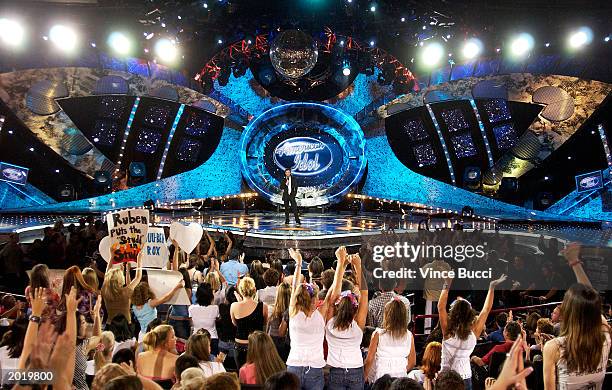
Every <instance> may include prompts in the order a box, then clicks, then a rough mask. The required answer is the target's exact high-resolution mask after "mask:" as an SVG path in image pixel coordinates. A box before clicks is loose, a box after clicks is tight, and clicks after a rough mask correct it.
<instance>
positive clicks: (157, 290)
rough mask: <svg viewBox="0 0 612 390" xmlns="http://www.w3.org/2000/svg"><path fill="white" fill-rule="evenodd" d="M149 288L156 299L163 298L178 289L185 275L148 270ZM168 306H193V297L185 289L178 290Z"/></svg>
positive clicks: (167, 271) (168, 271)
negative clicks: (175, 288)
mask: <svg viewBox="0 0 612 390" xmlns="http://www.w3.org/2000/svg"><path fill="white" fill-rule="evenodd" d="M147 277H148V280H149V287H151V291H153V293H154V294H155V296H156V297H161V296H163V295H165V294H166V293H168V291H171V290H172V289H173V288H174V287H176V285H177V283H178V282H179V281H181V280H182V279H183V274H181V273H180V272H178V271H170V270H162V269H147ZM166 304H168V305H191V297H190V296H188V295H187V290H185V289H184V288H182V289H180V290H178V291H177V292H176V293H174V295H173V296H172V298H170V300H169V301H168V302H166Z"/></svg>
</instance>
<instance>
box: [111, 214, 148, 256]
mask: <svg viewBox="0 0 612 390" xmlns="http://www.w3.org/2000/svg"><path fill="white" fill-rule="evenodd" d="M106 222H107V223H108V234H109V237H110V240H111V242H110V249H111V263H112V264H116V263H127V262H130V261H133V262H135V261H136V258H137V257H138V254H139V253H140V250H141V249H142V247H143V246H144V244H145V238H146V235H147V230H148V228H149V210H145V209H130V210H121V211H113V212H111V213H110V214H108V215H107V216H106Z"/></svg>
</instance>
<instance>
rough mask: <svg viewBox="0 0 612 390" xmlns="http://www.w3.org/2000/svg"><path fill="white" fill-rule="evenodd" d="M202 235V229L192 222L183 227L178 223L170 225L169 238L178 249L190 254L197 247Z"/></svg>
mask: <svg viewBox="0 0 612 390" xmlns="http://www.w3.org/2000/svg"><path fill="white" fill-rule="evenodd" d="M202 234H204V229H202V226H201V225H200V224H198V223H195V222H192V223H190V224H189V225H187V226H185V225H183V224H181V223H179V222H173V223H172V224H171V225H170V238H171V239H174V240H175V241H176V242H177V244H178V245H179V247H180V248H181V249H182V250H183V251H185V253H187V254H190V253H191V252H193V250H194V249H195V248H196V246H198V244H199V243H200V240H201V239H202Z"/></svg>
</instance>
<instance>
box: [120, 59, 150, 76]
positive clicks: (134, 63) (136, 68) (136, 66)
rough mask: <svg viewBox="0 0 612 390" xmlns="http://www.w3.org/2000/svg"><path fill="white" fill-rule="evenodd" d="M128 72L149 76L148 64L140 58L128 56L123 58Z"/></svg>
mask: <svg viewBox="0 0 612 390" xmlns="http://www.w3.org/2000/svg"><path fill="white" fill-rule="evenodd" d="M125 63H126V65H127V70H128V72H130V73H132V74H137V75H140V76H143V77H149V65H148V63H147V61H145V60H142V59H140V58H128V59H127V60H125Z"/></svg>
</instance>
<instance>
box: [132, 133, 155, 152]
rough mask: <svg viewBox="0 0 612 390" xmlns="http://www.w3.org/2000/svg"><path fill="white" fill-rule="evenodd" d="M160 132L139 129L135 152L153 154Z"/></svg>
mask: <svg viewBox="0 0 612 390" xmlns="http://www.w3.org/2000/svg"><path fill="white" fill-rule="evenodd" d="M161 138H162V134H161V133H160V132H159V131H156V130H151V129H144V128H143V129H141V130H140V132H139V133H138V140H137V141H136V147H135V148H134V149H136V151H137V152H140V153H148V154H153V153H155V151H156V150H157V147H158V146H159V142H160V141H161Z"/></svg>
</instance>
